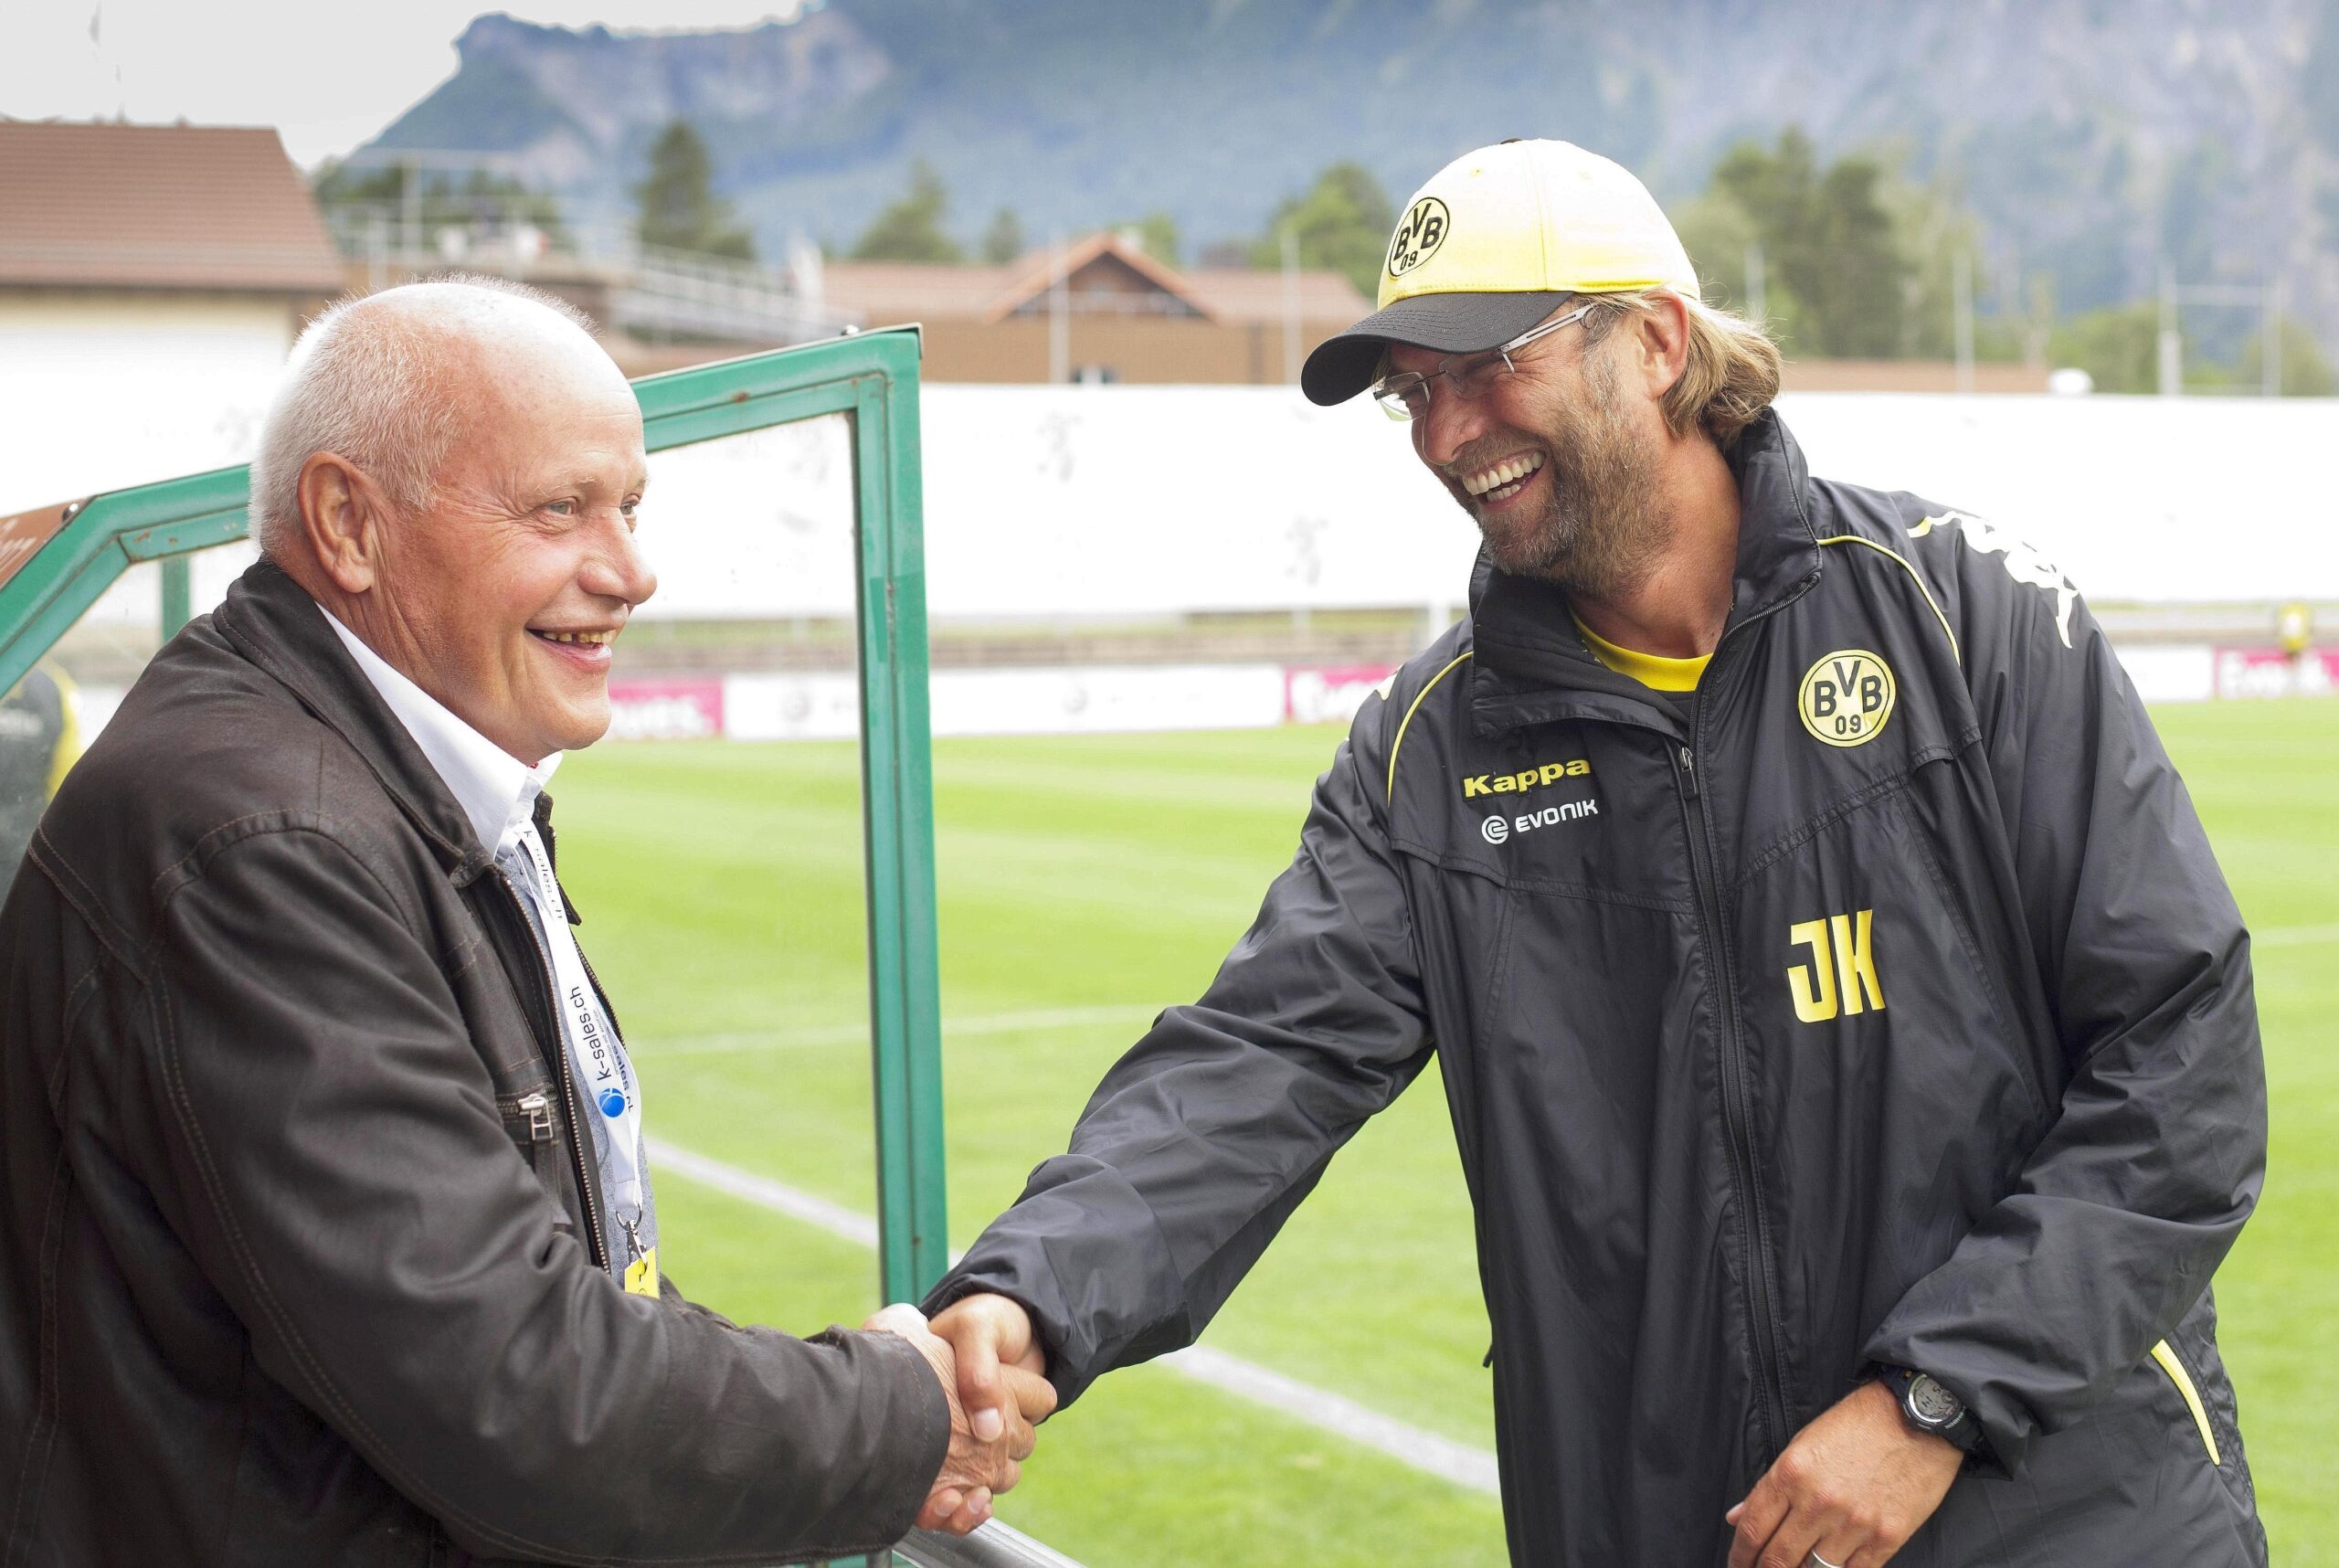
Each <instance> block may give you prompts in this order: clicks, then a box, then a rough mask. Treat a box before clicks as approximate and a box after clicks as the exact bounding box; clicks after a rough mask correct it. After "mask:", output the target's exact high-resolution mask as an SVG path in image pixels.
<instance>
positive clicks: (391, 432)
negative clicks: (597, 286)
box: [0, 280, 1053, 1565]
mask: <svg viewBox="0 0 2339 1568" xmlns="http://www.w3.org/2000/svg"><path fill="white" fill-rule="evenodd" d="M647 477H648V476H647V471H646V464H645V461H644V455H643V447H642V434H641V418H640V412H639V410H638V408H637V407H636V404H635V401H634V397H633V394H632V390H631V388H630V387H628V386H627V385H626V382H625V379H624V377H623V376H621V375H620V374H619V371H618V370H617V368H616V366H614V365H612V364H611V363H610V362H609V357H608V355H606V354H604V353H603V352H602V351H601V349H600V347H599V346H598V344H596V343H595V342H594V341H593V339H592V338H591V336H590V335H588V334H587V332H586V331H584V330H583V328H582V323H581V319H580V318H577V316H575V314H574V313H571V312H570V311H568V309H567V308H566V306H564V305H562V304H560V303H559V302H557V301H555V300H552V299H550V298H548V297H546V296H543V295H539V294H535V293H534V292H532V291H526V290H522V289H518V288H515V287H513V286H511V285H505V284H500V283H494V282H490V281H482V280H462V281H444V282H437V283H429V284H418V285H414V286H410V287H407V288H402V289H397V290H392V291H388V292H386V293H382V294H377V295H375V296H372V297H371V298H368V299H365V300H360V301H356V302H344V304H342V305H339V306H336V307H335V308H334V309H333V310H332V311H330V312H328V313H326V314H324V315H323V316H322V317H320V318H319V319H318V320H317V322H316V323H314V324H313V325H312V327H311V328H310V329H309V330H308V332H307V333H305V334H303V336H302V340H301V342H300V344H298V345H297V346H296V347H295V349H294V351H293V356H292V360H291V365H290V366H289V367H288V370H287V374H286V378H285V381H284V385H283V387H282V389H281V390H280V393H279V395H278V397H277V398H276V401H275V403H274V405H273V407H272V408H270V413H269V416H268V420H267V423H266V426H265V428H264V429H263V432H262V435H261V441H260V455H259V459H258V461H255V463H254V464H253V467H252V504H251V514H252V519H253V523H254V527H255V532H256V534H257V535H258V537H259V542H260V545H261V548H262V551H263V559H262V560H261V561H260V562H259V564H258V565H256V566H255V567H252V568H251V569H250V570H249V571H248V572H247V573H245V574H244V576H243V577H242V578H241V579H240V580H238V582H237V584H236V585H235V587H234V588H231V589H230V590H229V592H228V598H227V600H226V602H225V603H224V604H222V605H221V606H220V608H219V609H217V611H215V612H214V613H212V614H211V615H208V616H205V617H200V618H198V619H197V620H195V621H194V622H193V623H191V624H190V625H189V626H188V627H187V629H186V630H185V632H183V633H182V634H181V635H180V636H178V637H177V638H175V639H174V640H173V641H172V642H171V643H170V644H169V645H168V646H167V647H165V648H164V650H163V651H162V652H161V653H159V654H158V655H156V657H155V659H154V661H153V663H152V664H151V665H149V666H148V668H147V670H146V672H145V673H144V674H143V676H142V677H141V678H140V680H139V682H138V683H137V685H136V686H135V687H133V688H132V691H131V693H130V694H129V696H128V697H127V698H126V699H125V700H124V702H123V703H122V707H121V710H120V712H119V713H118V714H117V715H115V717H114V718H113V720H112V722H111V724H109V725H108V726H107V728H106V730H105V732H104V734H103V736H101V738H100V740H99V741H98V743H97V744H96V745H95V746H94V747H92V748H91V749H90V753H89V755H88V757H87V758H84V760H83V761H82V763H81V765H80V766H79V768H76V769H75V770H74V771H73V773H72V774H71V776H70V777H69V779H68V780H67V781H66V783H65V785H64V787H63V789H61V790H60V791H59V793H58V797H57V799H56V800H55V802H54V803H53V804H52V805H51V807H50V808H49V810H48V813H47V815H46V817H45V818H44V820H43V821H42V823H41V826H40V828H39V829H38V831H37V833H36V834H35V837H34V841H33V845H32V848H31V851H30V853H29V855H28V856H27V859H26V863H25V870H24V872H23V873H22V874H20V875H19V876H18V877H17V879H16V886H15V889H14V891H13V893H12V895H10V897H9V899H8V902H7V905H6V906H5V911H0V977H5V978H0V1032H4V1033H0V1181H5V1191H4V1192H0V1224H5V1233H0V1545H5V1548H6V1549H7V1550H8V1552H9V1553H10V1560H11V1561H18V1560H24V1554H25V1553H26V1552H27V1551H29V1553H30V1558H29V1560H30V1561H33V1562H37V1563H52V1562H53V1563H124V1564H132V1563H135V1564H151V1563H178V1564H206V1563H327V1562H332V1563H344V1562H347V1563H355V1562H361V1561H362V1562H365V1563H415V1564H418V1565H419V1564H425V1563H429V1564H439V1563H463V1562H468V1561H472V1560H475V1559H499V1560H502V1559H518V1560H524V1561H543V1562H564V1563H587V1562H590V1563H646V1562H656V1563H684V1562H697V1561H708V1562H714V1561H722V1562H739V1561H764V1560H770V1559H779V1558H799V1557H805V1556H824V1555H831V1554H843V1553H848V1552H863V1551H867V1550H870V1549H872V1548H875V1547H878V1546H880V1545H882V1544H884V1543H887V1542H892V1541H894V1540H895V1539H897V1538H898V1537H900V1536H901V1535H902V1534H903V1533H904V1532H905V1531H906V1530H907V1529H908V1528H909V1527H910V1526H911V1524H912V1523H913V1521H915V1522H917V1523H920V1524H924V1525H927V1526H930V1527H932V1526H939V1527H943V1528H949V1529H956V1530H962V1531H963V1530H966V1529H970V1528H972V1527H973V1525H974V1524H976V1523H978V1522H979V1520H981V1519H982V1518H983V1517H984V1516H985V1515H986V1514H987V1512H988V1510H989V1506H990V1494H991V1492H992V1491H993V1490H995V1489H1004V1488H1005V1487H1006V1486H1008V1485H1011V1484H1012V1482H1013V1480H1014V1478H1015V1473H1016V1461H1017V1460H1018V1459H1019V1458H1021V1457H1023V1456H1025V1455H1027V1454H1028V1453H1029V1452H1030V1449H1031V1429H1030V1425H1029V1420H1030V1419H1032V1418H1036V1417H1037V1416H1039V1415H1041V1414H1045V1411H1046V1409H1047V1408H1048V1407H1049V1406H1050V1404H1052V1401H1053V1394H1052V1393H1051V1392H1050V1391H1049V1390H1048V1389H1047V1387H1046V1385H1045V1384H1044V1383H1042V1382H1041V1381H1040V1380H1038V1379H1032V1380H1031V1382H1030V1383H1028V1384H1026V1385H1025V1393H1026V1394H1027V1395H1028V1403H1027V1404H1024V1405H1022V1406H1021V1407H1020V1408H1019V1409H1017V1410H1016V1411H1014V1412H1011V1413H1010V1414H1009V1415H1008V1416H1007V1417H1006V1418H1005V1419H1004V1420H1003V1421H1002V1420H1001V1418H1000V1417H997V1416H994V1415H993V1414H991V1413H990V1411H989V1410H986V1411H985V1412H984V1413H983V1415H984V1425H985V1428H986V1433H987V1436H988V1440H982V1439H978V1438H977V1437H976V1436H975V1435H974V1433H973V1432H972V1431H971V1430H970V1428H969V1425H968V1421H967V1419H966V1417H965V1415H964V1414H963V1412H962V1411H961V1409H960V1407H959V1404H958V1399H957V1396H956V1394H955V1393H954V1392H953V1390H954V1387H955V1383H956V1378H955V1374H954V1370H953V1368H952V1365H951V1361H950V1352H949V1351H948V1349H947V1346H945V1345H944V1344H943V1343H942V1342H941V1341H940V1340H937V1339H935V1338H934V1337H933V1336H932V1335H931V1334H929V1333H927V1332H926V1327H925V1321H924V1319H922V1318H920V1317H918V1315H917V1314H916V1313H915V1311H914V1310H912V1309H911V1308H889V1309H888V1310H887V1312H885V1313H883V1314H880V1315H879V1317H878V1318H876V1319H872V1322H871V1325H870V1326H869V1327H870V1330H875V1331H861V1332H847V1331H842V1330H831V1331H830V1332H828V1333H826V1334H822V1335H820V1336H817V1337H816V1338H814V1339H812V1340H795V1339H790V1338H788V1337H787V1336H785V1335H782V1334H778V1333H776V1332H773V1331H771V1330H763V1329H742V1328H738V1327H736V1326H734V1325H733V1324H731V1323H729V1322H727V1321H725V1319H722V1318H720V1317H718V1316H716V1315H715V1314H714V1313H712V1312H709V1311H706V1310H704V1308H697V1307H693V1306H692V1305H690V1304H688V1303H686V1302H684V1301H683V1299H682V1298H680V1296H679V1295H677V1294H676V1293H675V1291H674V1290H673V1288H672V1285H671V1283H669V1282H667V1281H666V1280H664V1278H663V1277H661V1274H660V1272H659V1269H658V1225H657V1213H656V1203H655V1199H654V1193H653V1192H652V1187H651V1172H650V1170H649V1167H648V1162H647V1160H646V1159H645V1157H644V1154H643V1149H642V1134H641V1128H642V1124H643V1117H644V1115H645V1107H643V1105H642V1103H641V1096H640V1088H639V1086H638V1085H637V1084H636V1083H635V1081H634V1077H633V1072H632V1067H631V1064H630V1062H629V1061H628V1059H627V1056H626V1053H625V1046H624V1042H623V1038H622V1035H621V1033H620V1031H619V1027H618V1022H617V1016H616V1013H615V1012H614V1011H613V1010H612V1009H611V1008H610V1006H609V999H608V998H607V997H606V996H604V995H603V994H602V992H601V990H600V987H599V986H598V983H597V982H596V981H595V980H594V979H593V976H592V973H591V971H590V969H588V968H587V967H586V965H585V963H584V959H583V955H582V954H581V952H580V951H579V950H578V948H577V942H576V938H575V937H574V935H573V934H572V932H571V930H570V927H571V926H572V925H573V924H574V923H575V916H573V915H572V914H571V913H570V912H569V909H568V906H567V902H566V897H565V895H563V893H562V891H561V888H560V884H559V881H558V879H557V877H556V875H555V874H554V864H553V833H552V824H551V820H550V810H549V808H550V801H549V800H548V798H547V797H546V796H545V794H544V793H543V789H544V784H545V779H547V778H548V777H549V775H550V774H551V772H552V770H553V768H554V765H555V764H556V763H557V761H558V760H559V758H560V756H561V754H562V753H563V752H566V751H568V750H571V749H574V748H575V747H580V746H587V745H589V744H591V743H592V742H593V741H595V740H597V739H598V738H599V737H600V736H601V734H602V732H603V731H604V730H605V729H606V728H607V727H608V725H609V694H608V680H609V658H610V645H611V644H612V643H613V642H614V641H615V640H616V639H617V637H618V636H619V633H621V632H622V631H623V630H624V628H625V625H626V622H627V620H628V618H629V617H630V615H631V614H632V612H633V610H634V609H636V608H637V607H638V606H640V604H641V602H642V601H643V600H645V599H648V598H649V597H650V596H651V592H652V591H653V590H654V588H655V587H656V579H655V578H654V577H653V576H652V575H651V570H650V567H649V566H648V564H647V563H646V562H645V561H644V560H643V558H642V556H641V553H640V550H639V549H638V548H637V547H636V545H635V541H634V537H633V527H634V514H635V509H636V507H637V506H638V505H639V504H640V501H641V496H642V491H643V487H644V485H645V483H646V482H647Z"/></svg>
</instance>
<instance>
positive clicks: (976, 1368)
mask: <svg viewBox="0 0 2339 1568" xmlns="http://www.w3.org/2000/svg"><path fill="white" fill-rule="evenodd" d="M934 1331H935V1332H936V1333H937V1334H939V1335H941V1336H942V1337H943V1338H944V1339H946V1340H949V1341H950V1348H951V1349H952V1350H954V1351H957V1352H958V1397H959V1399H960V1400H962V1401H964V1402H965V1404H966V1406H967V1408H968V1410H969V1411H971V1412H973V1414H974V1423H975V1433H976V1435H977V1436H982V1435H983V1434H985V1433H988V1434H990V1436H998V1435H999V1434H1000V1432H1002V1431H1005V1430H1006V1429H1007V1427H1008V1426H1010V1425H1013V1418H1014V1417H1015V1416H1017V1415H1019V1414H1020V1415H1021V1417H1022V1419H1023V1420H1025V1421H1027V1422H1032V1423H1037V1422H1042V1421H1045V1420H1046V1419H1047V1418H1048V1416H1049V1414H1051V1413H1052V1412H1053V1411H1054V1409H1055V1407H1056V1391H1055V1386H1054V1385H1053V1383H1049V1382H1048V1380H1047V1377H1046V1375H1045V1374H1046V1372H1047V1370H1048V1358H1047V1352H1046V1351H1042V1349H1041V1348H1040V1342H1039V1340H1038V1338H1037V1337H1036V1336H1035V1335H1034V1334H1033V1333H1032V1315H1031V1314H1030V1313H1028V1312H1026V1311H1024V1310H1023V1308H1022V1306H1021V1304H1020V1303H1018V1302H1015V1301H1011V1300H1010V1299H1009V1298H1006V1297H1004V1296H993V1295H990V1294H989V1293H988V1292H983V1293H978V1294H976V1295H973V1296H964V1297H961V1298H958V1300H956V1301H954V1302H952V1303H951V1304H950V1305H949V1306H947V1307H946V1308H943V1309H942V1311H941V1312H940V1313H939V1314H937V1316H936V1318H935V1319H934Z"/></svg>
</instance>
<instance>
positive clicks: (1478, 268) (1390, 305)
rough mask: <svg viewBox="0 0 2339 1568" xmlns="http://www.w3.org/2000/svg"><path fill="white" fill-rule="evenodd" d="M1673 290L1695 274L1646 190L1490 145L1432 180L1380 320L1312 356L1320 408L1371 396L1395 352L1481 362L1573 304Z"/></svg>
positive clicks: (1539, 154) (1411, 220)
mask: <svg viewBox="0 0 2339 1568" xmlns="http://www.w3.org/2000/svg"><path fill="white" fill-rule="evenodd" d="M1626 289H1670V290H1672V291H1674V292H1675V293H1677V294H1683V295H1686V296H1688V298H1690V299H1693V300H1694V299H1696V298H1698V297H1699V296H1698V274H1697V272H1696V270H1694V269H1692V268H1691V267H1690V265H1689V256H1688V252H1687V251H1685V250H1683V249H1681V240H1680V237H1679V236H1678V235H1676V234H1675V233H1674V232H1673V225H1672V224H1670V223H1669V222H1667V220H1666V217H1665V213H1664V211H1663V210H1662V209H1661V208H1659V207H1657V205H1656V197H1655V196H1650V195H1649V194H1648V187H1646V185H1642V184H1641V183H1640V181H1638V180H1636V179H1635V178H1634V177H1633V176H1632V175H1631V174H1630V173H1628V172H1627V171H1626V170H1625V168H1624V166H1623V165H1622V164H1615V163H1612V162H1610V161H1609V160H1608V159H1606V158H1603V157H1602V156H1600V155H1599V154H1597V153H1587V152H1585V151H1584V150H1583V149H1582V148H1581V147H1579V146H1576V145H1575V144H1574V143H1569V142H1525V141H1517V140H1514V141H1509V142H1503V143H1498V144H1497V145H1495V146H1492V147H1481V148H1479V149H1478V150H1477V151H1476V152H1475V153H1466V154H1463V155H1462V156H1461V157H1459V158H1456V159H1455V160H1454V162H1452V163H1450V164H1446V165H1445V167H1444V168H1442V169H1440V170H1438V171H1437V173H1435V174H1434V175H1431V176H1430V177H1429V183H1428V184H1427V185H1424V186H1422V188H1421V189H1420V190H1418V191H1415V192H1414V193H1413V200H1412V201H1411V202H1408V203H1407V204H1406V206H1405V211H1404V214H1403V216H1402V217H1399V218H1398V219H1397V232H1396V233H1395V234H1394V235H1393V236H1392V237H1391V238H1390V241H1389V256H1388V260H1385V261H1384V262H1383V263H1382V264H1381V298H1380V301H1379V305H1380V308H1379V309H1378V310H1376V311H1374V312H1373V313H1372V314H1371V315H1369V316H1367V317H1365V318H1364V320H1362V321H1360V322H1359V323H1356V325H1354V326H1352V327H1350V328H1349V329H1348V330H1347V331H1346V332H1343V333H1340V334H1337V335H1336V336H1333V337H1329V338H1327V339H1326V340H1325V341H1324V342H1322V343H1321V344H1318V345H1317V347H1316V351H1315V352H1314V353H1313V354H1310V355H1308V356H1307V365H1306V366H1305V367H1304V368H1302V370H1301V371H1300V373H1299V385H1300V387H1301V388H1302V390H1304V391H1305V392H1306V393H1307V397H1308V399H1309V400H1310V401H1311V402H1316V403H1321V404H1326V405H1329V404H1333V403H1339V402H1344V401H1346V400H1347V399H1349V398H1350V397H1355V396H1356V395H1357V394H1358V393H1359V392H1361V391H1363V390H1364V389H1365V387H1366V386H1368V385H1369V384H1370V383H1371V380H1372V373H1373V368H1374V366H1377V365H1379V364H1380V361H1381V350H1382V349H1384V348H1386V347H1387V346H1388V345H1389V344H1392V343H1401V344H1408V345H1410V346H1413V347H1416V348H1427V349H1434V350H1436V351H1437V352H1439V353H1441V354H1476V353H1482V352H1484V351H1485V350H1487V349H1489V348H1494V347H1497V346H1498V345H1500V344H1506V343H1508V342H1509V341H1510V340H1511V339H1512V338H1515V337H1517V336H1519V334H1521V333H1523V332H1525V331H1527V330H1528V329H1529V327H1532V326H1533V325H1535V324H1536V323H1538V322H1540V321H1541V320H1542V319H1543V318H1544V317H1546V316H1548V315H1550V314H1551V313H1552V312H1553V311H1555V310H1557V309H1558V308H1559V307H1560V305H1561V303H1562V302H1565V301H1566V299H1567V298H1568V296H1569V295H1571V294H1613V293H1617V292H1619V291H1624V290H1626Z"/></svg>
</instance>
